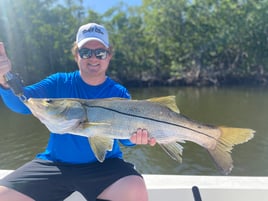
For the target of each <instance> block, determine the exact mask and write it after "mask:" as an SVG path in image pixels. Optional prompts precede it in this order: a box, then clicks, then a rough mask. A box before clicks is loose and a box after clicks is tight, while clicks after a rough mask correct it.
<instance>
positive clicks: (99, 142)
mask: <svg viewBox="0 0 268 201" xmlns="http://www.w3.org/2000/svg"><path fill="white" fill-rule="evenodd" d="M89 144H90V146H91V149H92V151H93V152H94V154H95V156H96V158H97V159H98V161H100V162H103V161H104V160H105V156H106V152H107V151H112V149H113V145H114V140H113V139H111V138H107V137H102V136H93V137H91V138H89Z"/></svg>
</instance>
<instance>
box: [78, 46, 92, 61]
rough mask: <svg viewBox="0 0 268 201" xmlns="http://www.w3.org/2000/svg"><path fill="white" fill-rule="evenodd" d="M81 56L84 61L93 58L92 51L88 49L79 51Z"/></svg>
mask: <svg viewBox="0 0 268 201" xmlns="http://www.w3.org/2000/svg"><path fill="white" fill-rule="evenodd" d="M78 52H79V55H80V57H81V58H82V59H88V58H90V57H91V56H92V50H91V49H87V48H82V49H80V50H79V51H78Z"/></svg>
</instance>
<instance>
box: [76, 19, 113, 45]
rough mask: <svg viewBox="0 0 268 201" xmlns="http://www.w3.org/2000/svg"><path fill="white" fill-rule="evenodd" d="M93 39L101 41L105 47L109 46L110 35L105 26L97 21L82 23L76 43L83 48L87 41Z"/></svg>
mask: <svg viewBox="0 0 268 201" xmlns="http://www.w3.org/2000/svg"><path fill="white" fill-rule="evenodd" d="M91 40H97V41H99V42H101V43H102V44H103V45H104V46H105V47H107V48H108V47H109V36H108V32H107V30H106V29H105V27H104V26H102V25H99V24H96V23H88V24H85V25H82V26H81V27H80V28H79V29H78V32H77V34H76V43H77V46H78V48H81V47H82V46H83V45H84V44H85V43H87V42H88V41H91Z"/></svg>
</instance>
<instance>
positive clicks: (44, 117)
mask: <svg viewBox="0 0 268 201" xmlns="http://www.w3.org/2000/svg"><path fill="white" fill-rule="evenodd" d="M25 104H26V106H27V107H28V108H29V109H30V110H31V112H32V114H33V115H34V116H35V117H37V118H38V119H39V120H40V121H41V122H42V123H43V124H45V126H46V127H47V128H48V129H49V130H50V131H51V132H54V133H67V132H68V133H70V132H71V131H72V130H73V129H75V128H76V127H77V126H78V125H79V124H80V123H81V122H83V121H84V120H85V119H86V112H85V109H84V107H83V106H82V104H81V103H80V102H79V101H78V100H76V99H47V98H45V99H39V98H30V99H28V100H27V101H26V102H25Z"/></svg>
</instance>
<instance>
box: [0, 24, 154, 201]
mask: <svg viewBox="0 0 268 201" xmlns="http://www.w3.org/2000/svg"><path fill="white" fill-rule="evenodd" d="M72 53H73V55H74V58H75V61H76V62H77V65H78V68H79V70H78V71H75V72H71V73H56V74H53V75H51V76H49V77H47V78H45V79H44V80H42V81H40V82H38V83H36V84H33V85H30V86H26V87H24V89H23V90H24V96H25V97H26V98H82V99H95V98H111V97H122V98H130V95H129V93H128V91H127V89H126V88H125V87H123V86H122V85H120V84H118V83H116V82H115V81H113V80H112V79H111V78H109V77H108V76H107V75H106V71H107V69H108V66H109V63H110V60H111V58H112V48H111V45H110V44H109V37H108V33H107V30H106V29H105V27H103V26H102V25H99V24H96V23H89V24H86V25H83V26H81V27H80V28H79V30H78V32H77V36H76V41H75V42H74V45H73V48H72ZM9 70H11V63H10V61H9V59H8V57H7V55H6V53H5V49H4V45H3V43H0V84H1V87H0V95H1V97H2V99H3V101H4V103H5V104H6V105H7V106H8V107H9V108H10V109H12V110H13V111H15V112H18V113H22V114H31V112H30V111H29V109H28V108H27V107H26V106H25V105H24V104H23V103H22V102H21V101H20V100H19V98H18V97H16V96H15V95H14V94H13V93H12V91H11V90H10V89H9V86H8V84H7V83H6V82H5V79H4V78H3V76H4V74H5V73H7V72H8V71H9ZM133 132H134V131H133ZM119 142H121V143H122V144H124V145H126V146H133V145H135V144H150V145H154V144H155V143H156V142H155V139H151V138H149V137H148V133H147V131H146V130H144V129H138V130H137V131H136V132H134V133H133V135H132V137H131V139H130V140H117V139H115V140H114V146H113V149H112V150H111V151H109V152H107V154H106V158H105V160H104V162H102V163H101V162H98V161H97V159H96V157H95V155H94V153H93V151H92V149H91V147H90V144H89V141H88V138H87V137H83V136H78V135H72V134H71V133H66V134H64V135H58V134H57V133H51V134H50V138H49V142H48V145H47V147H46V150H45V151H44V152H42V153H39V154H37V156H36V158H34V159H33V160H32V161H30V162H28V163H26V164H25V165H23V166H22V167H20V168H18V169H17V170H15V171H14V172H13V173H11V174H10V175H8V176H6V177H5V178H3V179H2V180H0V200H2V201H5V200H6V201H15V200H16V201H32V200H38V201H42V200H50V201H58V200H64V199H65V198H66V197H68V196H69V195H71V194H72V193H73V192H74V191H79V192H80V193H81V194H82V195H83V196H84V197H85V198H86V199H87V200H90V201H95V200H113V201H147V200H148V195H147V190H146V186H145V183H144V180H143V178H142V176H141V175H140V174H139V173H138V172H137V171H136V170H135V168H134V165H132V164H131V163H128V162H126V161H124V160H123V154H122V152H121V150H120V147H119Z"/></svg>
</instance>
